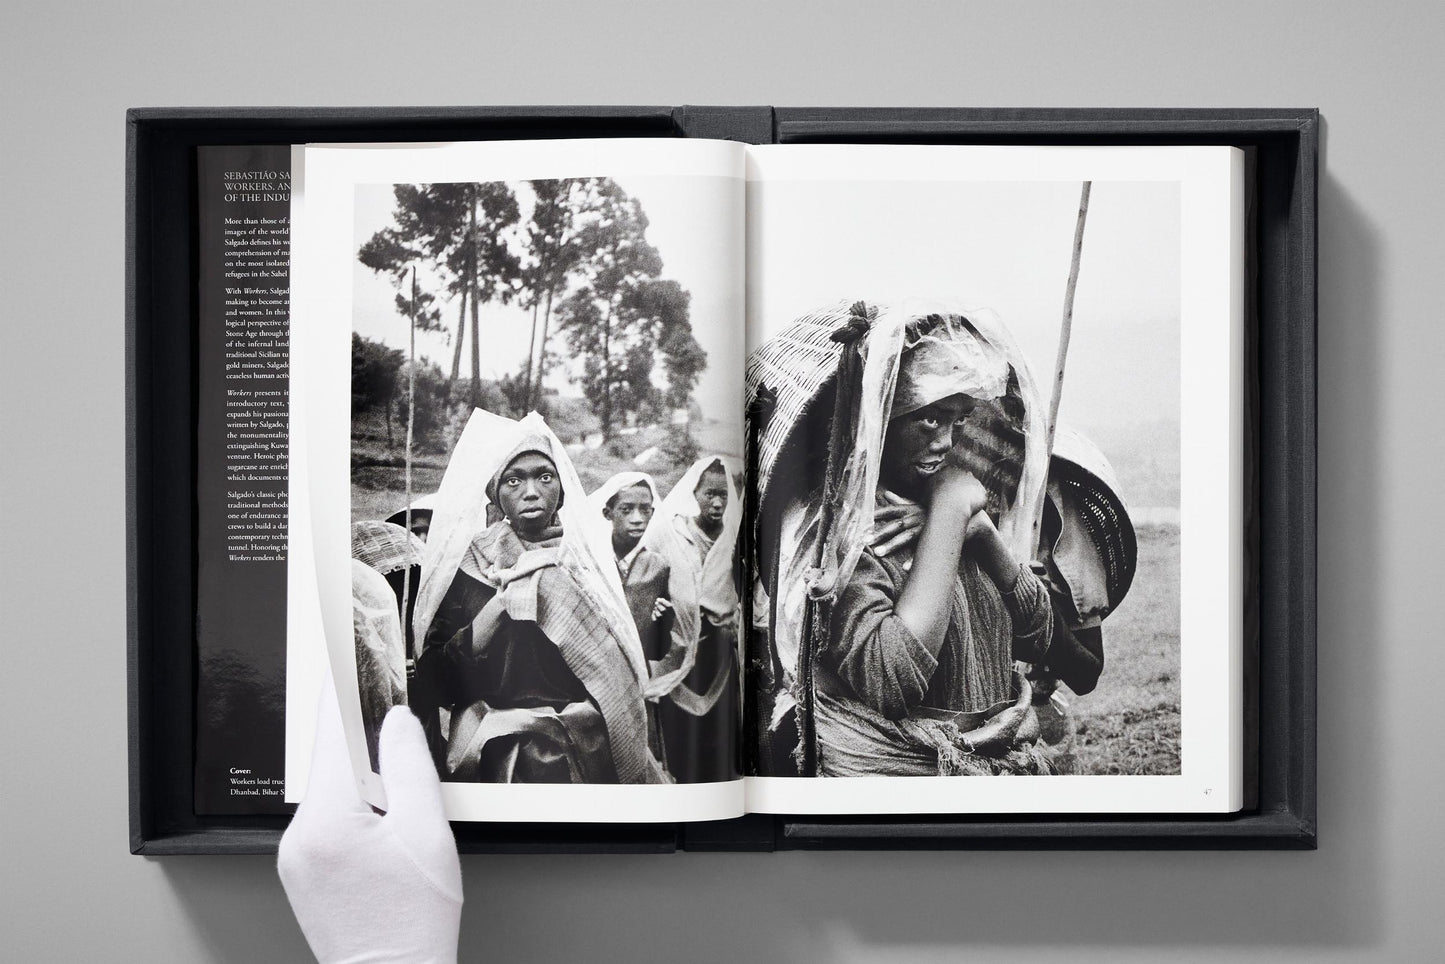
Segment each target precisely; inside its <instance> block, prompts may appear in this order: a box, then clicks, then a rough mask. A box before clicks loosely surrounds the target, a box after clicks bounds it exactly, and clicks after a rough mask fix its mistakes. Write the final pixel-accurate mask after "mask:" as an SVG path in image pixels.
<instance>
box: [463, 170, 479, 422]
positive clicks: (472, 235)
mask: <svg viewBox="0 0 1445 964" xmlns="http://www.w3.org/2000/svg"><path fill="white" fill-rule="evenodd" d="M469 220H470V225H469V227H468V230H467V238H468V242H467V249H468V253H467V277H468V278H469V279H470V284H469V287H470V288H471V291H472V408H479V407H481V404H482V345H481V323H480V322H479V321H478V320H477V302H478V301H479V300H480V299H479V298H478V297H477V295H478V288H479V287H480V279H478V277H477V271H478V267H479V266H478V264H477V189H476V188H475V187H473V188H472V210H471V214H470V218H469Z"/></svg>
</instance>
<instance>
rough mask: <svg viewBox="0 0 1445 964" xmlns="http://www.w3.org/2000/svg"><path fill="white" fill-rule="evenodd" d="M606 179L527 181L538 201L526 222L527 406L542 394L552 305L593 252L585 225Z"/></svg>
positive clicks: (523, 275)
mask: <svg viewBox="0 0 1445 964" xmlns="http://www.w3.org/2000/svg"><path fill="white" fill-rule="evenodd" d="M603 181H604V179H602V178H591V177H584V178H559V179H556V180H545V181H530V182H528V183H529V185H530V186H531V188H532V191H533V193H534V195H535V197H536V201H535V203H534V204H533V206H532V216H531V219H530V220H529V221H528V224H527V233H526V246H527V259H526V261H525V262H524V263H523V265H522V268H521V273H520V287H521V289H522V290H523V291H524V292H525V293H526V294H525V298H526V301H525V303H526V304H527V306H528V307H530V308H531V310H532V336H531V340H530V342H529V343H528V352H527V364H526V370H525V372H524V373H523V376H522V389H523V391H522V399H523V402H522V404H523V409H524V410H525V409H527V408H531V407H534V406H535V405H536V401H537V399H538V398H539V397H540V396H541V394H542V377H543V376H544V375H545V374H546V369H547V357H548V356H547V339H548V337H549V335H550V328H551V321H552V306H553V303H554V301H555V299H556V298H557V297H558V296H559V295H560V294H561V293H562V292H563V291H565V290H566V288H567V285H568V280H569V278H570V277H571V276H572V275H573V274H574V273H575V272H576V271H577V270H578V268H579V266H580V265H581V263H582V261H583V260H584V259H585V258H586V256H587V254H588V251H587V248H586V242H587V239H586V237H585V235H584V232H583V229H584V227H585V226H586V225H587V224H588V223H589V222H590V221H591V220H594V219H595V218H596V217H597V216H598V212H597V202H598V196H599V188H600V187H601V185H602V184H603ZM609 183H610V182H609ZM539 321H540V324H541V337H540V338H539V337H538V323H539Z"/></svg>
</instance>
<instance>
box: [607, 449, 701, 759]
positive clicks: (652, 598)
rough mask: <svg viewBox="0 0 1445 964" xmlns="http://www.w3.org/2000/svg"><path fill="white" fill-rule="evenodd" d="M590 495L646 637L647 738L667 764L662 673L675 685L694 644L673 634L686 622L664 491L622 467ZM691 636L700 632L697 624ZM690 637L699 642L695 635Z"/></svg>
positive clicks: (641, 634) (634, 619)
mask: <svg viewBox="0 0 1445 964" xmlns="http://www.w3.org/2000/svg"><path fill="white" fill-rule="evenodd" d="M588 501H589V502H590V503H591V511H592V512H593V513H594V521H595V520H597V519H600V520H601V524H602V529H603V535H602V539H603V541H605V543H606V545H607V546H608V547H609V548H610V549H611V550H612V552H611V557H612V559H613V561H614V562H615V563H616V565H617V575H618V578H619V579H620V580H621V582H622V592H623V595H624V596H625V597H626V599H627V608H628V611H629V613H630V614H631V616H632V622H633V625H634V626H635V627H636V629H637V636H638V640H639V641H640V642H641V643H642V654H643V656H645V657H646V659H647V666H648V675H649V681H648V684H647V686H646V688H645V689H646V695H647V697H648V704H647V722H648V744H649V746H651V748H652V751H653V754H654V755H655V756H656V757H657V758H658V760H660V761H662V763H663V765H664V767H665V766H666V764H667V757H666V753H665V752H664V748H663V743H662V730H661V727H660V723H659V719H658V707H657V698H658V697H659V696H661V695H663V694H665V693H666V691H667V688H670V687H669V681H668V680H666V679H663V678H662V677H666V676H668V675H669V670H672V672H671V685H676V682H677V681H678V680H680V679H681V677H682V675H684V673H685V670H684V673H678V672H676V669H677V668H678V666H680V665H681V657H682V656H683V655H686V657H687V660H688V667H689V668H690V666H691V656H692V652H691V650H692V648H693V646H687V644H686V643H685V642H684V643H681V644H679V643H674V641H673V639H674V635H677V636H685V627H684V626H683V625H681V624H678V623H677V620H676V619H675V618H674V612H673V604H672V596H673V586H672V583H673V574H672V573H673V570H672V565H671V563H669V562H668V557H669V555H670V554H673V553H670V552H669V551H668V550H667V548H665V546H664V544H663V543H664V541H665V540H663V539H662V538H660V537H661V536H665V535H666V533H665V532H663V531H662V530H663V528H664V527H665V526H666V523H665V522H663V523H661V525H655V524H654V522H655V520H656V519H657V511H658V509H659V508H661V502H662V497H661V494H660V493H659V492H658V491H657V486H656V484H655V483H654V482H653V481H652V477H651V476H650V475H648V474H647V473H645V472H622V473H619V474H617V475H614V476H613V477H612V478H610V479H608V480H607V481H606V482H604V483H602V485H601V486H599V487H598V489H597V491H596V492H593V493H592V494H591V495H590V496H589V497H588ZM694 622H695V621H694ZM693 636H694V637H695V636H696V630H695V628H694V629H693ZM692 642H693V643H694V645H695V639H694V640H693V641H692ZM680 645H681V646H687V651H686V653H685V654H684V653H682V652H677V653H676V655H675V656H674V652H673V651H675V650H679V646H680Z"/></svg>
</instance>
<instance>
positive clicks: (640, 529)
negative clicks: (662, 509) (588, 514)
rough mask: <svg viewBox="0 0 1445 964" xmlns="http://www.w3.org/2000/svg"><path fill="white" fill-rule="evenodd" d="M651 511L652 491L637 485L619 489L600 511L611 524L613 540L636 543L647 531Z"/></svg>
mask: <svg viewBox="0 0 1445 964" xmlns="http://www.w3.org/2000/svg"><path fill="white" fill-rule="evenodd" d="M652 511H653V506H652V490H651V489H649V488H648V487H647V486H646V485H642V484H638V485H631V486H628V487H627V488H625V489H619V490H618V492H617V494H616V495H615V496H613V497H612V502H611V503H610V504H609V505H608V506H607V507H606V508H604V509H603V510H602V515H603V517H605V518H606V519H607V520H608V521H610V522H611V523H612V537H613V538H614V539H617V540H620V541H624V542H636V541H637V540H638V539H641V538H642V534H643V533H644V532H646V531H647V524H648V523H649V522H651V521H652Z"/></svg>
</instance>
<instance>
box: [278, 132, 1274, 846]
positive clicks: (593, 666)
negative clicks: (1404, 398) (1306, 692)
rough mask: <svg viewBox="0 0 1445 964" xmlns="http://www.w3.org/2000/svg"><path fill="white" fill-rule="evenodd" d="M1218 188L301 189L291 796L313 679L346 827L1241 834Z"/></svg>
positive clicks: (879, 154)
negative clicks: (860, 822) (976, 824)
mask: <svg viewBox="0 0 1445 964" xmlns="http://www.w3.org/2000/svg"><path fill="white" fill-rule="evenodd" d="M1243 172H1244V163H1243V155H1242V154H1241V152H1239V151H1237V150H1234V149H1231V148H1224V147H1168V148H1153V147H1150V148H1129V147H1120V148H1103V147H1088V148H1060V147H1049V148H1029V147H953V146H910V147H899V146H882V145H874V146H862V145H860V146H836V145H782V146H764V147H750V146H745V145H742V144H737V143H731V142H722V141H691V140H666V139H639V140H625V141H624V140H589V141H565V140H564V141H535V142H526V141H516V142H488V143H468V144H426V145H400V146H399V145H371V146H368V145H357V146H322V147H297V148H295V149H294V150H293V156H292V172H291V173H292V185H293V195H292V246H293V247H292V260H291V272H292V275H291V285H292V343H291V391H290V399H291V414H292V435H291V445H292V452H291V456H292V463H291V474H290V486H291V498H290V526H291V529H290V546H289V561H290V568H289V579H290V588H289V598H290V604H289V605H290V621H289V624H290V643H289V646H290V651H289V656H288V690H289V692H290V694H291V699H290V710H289V711H288V715H287V730H288V736H287V795H288V798H292V799H295V798H299V796H300V795H302V794H303V793H304V783H305V774H306V761H307V758H308V754H309V750H310V745H311V723H312V719H313V718H314V711H313V710H312V707H314V698H315V693H316V691H317V687H318V685H319V681H320V679H321V676H322V673H323V672H324V663H325V656H324V655H323V654H322V652H321V640H322V639H323V638H324V639H325V642H326V646H327V652H328V653H329V659H330V669H331V672H332V675H333V677H334V679H335V682H336V687H337V692H338V696H339V698H340V705H341V708H342V714H343V717H344V721H345V725H346V729H347V734H348V740H349V744H350V748H351V751H352V754H353V761H354V763H355V766H356V770H357V773H358V782H359V785H360V787H361V789H362V792H363V795H364V796H365V797H366V798H367V799H368V800H370V801H371V802H372V803H374V804H375V805H377V806H383V807H384V806H385V800H384V798H383V795H382V791H381V785H380V781H379V779H378V778H377V776H376V769H377V765H378V763H377V759H376V756H377V752H376V750H377V747H376V744H377V739H376V735H377V731H378V729H379V726H380V722H381V718H382V717H383V716H384V715H385V714H386V712H387V711H388V710H389V709H390V708H391V707H392V706H394V705H397V704H407V705H409V706H410V707H411V708H412V710H413V711H414V712H415V713H416V714H417V715H418V717H419V718H420V719H421V721H422V725H423V728H424V730H425V731H426V733H427V737H428V740H429V743H430V746H431V749H432V753H433V758H434V760H435V762H436V766H437V770H438V773H439V775H440V777H441V779H442V781H443V789H444V795H445V799H446V804H447V807H448V812H449V814H450V815H451V816H452V817H453V818H454V819H461V820H528V821H573V822H578V821H687V820H713V819H723V818H728V817H733V816H738V815H741V814H743V813H748V812H775V813H794V814H807V813H819V814H822V813H860V814H861V813H873V814H879V813H900V814H902V813H1068V812H1077V813H1142V812H1154V813H1187V812H1197V813H1207V812H1229V811H1233V810H1237V809H1239V808H1240V806H1241V793H1242V786H1241V784H1242V781H1241V772H1240V771H1241V759H1242V753H1241V745H1242V741H1243V735H1242V719H1241V716H1242V714H1241V687H1242V682H1241V626H1242V621H1243V617H1242V608H1241V606H1242V600H1241V591H1242V589H1241V587H1242V577H1241V575H1240V572H1241V566H1240V554H1241V544H1242V531H1243V519H1242V514H1241V512H1242V510H1241V476H1242V471H1243V469H1242V461H1241V438H1242V432H1241V426H1242V421H1243V419H1242V412H1241V404H1242V400H1241V370H1242V358H1243V331H1244V328H1243V315H1244V278H1245V275H1246V265H1245V256H1244V223H1245V202H1244V175H1243ZM996 776H1015V777H1023V779H1009V780H1000V779H989V778H990V777H996ZM965 777H978V778H979V779H965Z"/></svg>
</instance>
